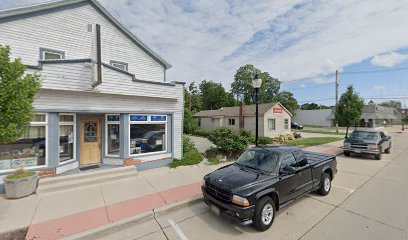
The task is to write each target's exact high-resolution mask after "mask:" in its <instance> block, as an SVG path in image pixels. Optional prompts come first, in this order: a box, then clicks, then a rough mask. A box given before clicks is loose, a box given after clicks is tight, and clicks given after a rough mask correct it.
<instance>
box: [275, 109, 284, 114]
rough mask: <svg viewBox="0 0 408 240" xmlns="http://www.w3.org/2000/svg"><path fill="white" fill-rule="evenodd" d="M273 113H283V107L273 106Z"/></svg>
mask: <svg viewBox="0 0 408 240" xmlns="http://www.w3.org/2000/svg"><path fill="white" fill-rule="evenodd" d="M273 114H283V108H274V109H273Z"/></svg>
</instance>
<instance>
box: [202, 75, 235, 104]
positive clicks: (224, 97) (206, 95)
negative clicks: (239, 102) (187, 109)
mask: <svg viewBox="0 0 408 240" xmlns="http://www.w3.org/2000/svg"><path fill="white" fill-rule="evenodd" d="M199 88H200V91H201V94H202V95H201V100H202V101H201V102H202V109H203V110H214V109H220V108H221V107H229V106H231V105H232V106H233V105H234V104H235V100H234V98H231V96H230V94H229V93H228V92H226V91H225V89H224V87H223V86H222V85H221V83H215V82H213V81H206V80H204V81H202V82H201V83H200V86H199Z"/></svg>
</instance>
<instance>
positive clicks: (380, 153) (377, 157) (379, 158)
mask: <svg viewBox="0 0 408 240" xmlns="http://www.w3.org/2000/svg"><path fill="white" fill-rule="evenodd" d="M381 156H382V149H381V148H380V149H379V153H378V154H376V155H375V159H377V160H381Z"/></svg>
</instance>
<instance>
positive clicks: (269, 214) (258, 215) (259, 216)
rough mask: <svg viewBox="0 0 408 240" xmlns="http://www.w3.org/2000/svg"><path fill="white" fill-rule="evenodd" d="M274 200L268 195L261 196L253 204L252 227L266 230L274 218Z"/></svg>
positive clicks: (261, 230)
mask: <svg viewBox="0 0 408 240" xmlns="http://www.w3.org/2000/svg"><path fill="white" fill-rule="evenodd" d="M275 212H276V211H275V202H274V201H273V199H272V198H270V197H263V198H261V199H260V200H259V201H258V202H257V203H256V204H255V211H254V216H253V219H252V220H253V221H254V227H255V228H256V229H257V230H258V231H260V232H263V231H266V230H268V229H269V228H270V227H271V226H272V223H273V220H274V219H275Z"/></svg>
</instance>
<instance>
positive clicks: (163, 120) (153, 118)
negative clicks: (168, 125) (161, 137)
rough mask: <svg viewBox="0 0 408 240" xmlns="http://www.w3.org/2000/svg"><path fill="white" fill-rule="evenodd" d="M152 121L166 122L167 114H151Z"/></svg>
mask: <svg viewBox="0 0 408 240" xmlns="http://www.w3.org/2000/svg"><path fill="white" fill-rule="evenodd" d="M151 121H152V122H165V121H166V116H151Z"/></svg>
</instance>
